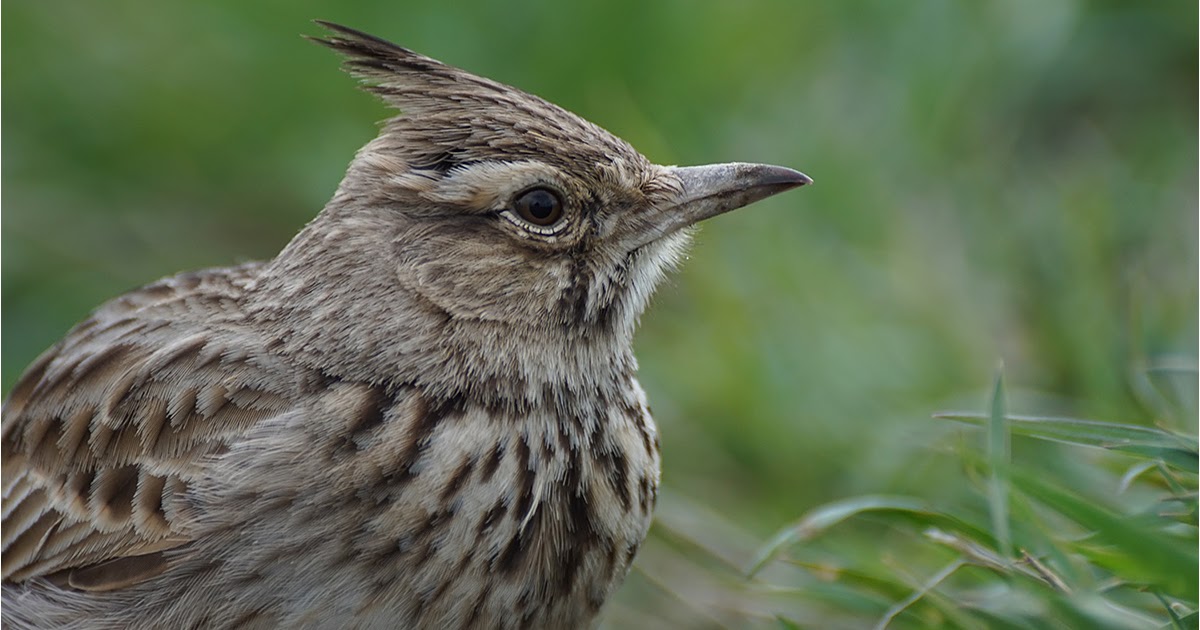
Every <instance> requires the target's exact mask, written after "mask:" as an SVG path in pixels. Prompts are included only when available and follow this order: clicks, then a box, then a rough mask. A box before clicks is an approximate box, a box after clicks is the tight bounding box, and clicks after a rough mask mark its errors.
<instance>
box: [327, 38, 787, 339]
mask: <svg viewBox="0 0 1200 630" xmlns="http://www.w3.org/2000/svg"><path fill="white" fill-rule="evenodd" d="M322 24H323V25H324V26H326V27H327V28H329V29H330V30H331V31H333V33H334V34H333V35H332V36H330V37H328V38H325V39H318V40H316V41H318V42H320V43H322V44H324V45H326V46H329V47H330V48H333V49H334V50H337V51H339V52H341V53H342V54H344V55H345V56H346V62H345V66H346V68H347V69H348V70H349V72H351V73H352V74H353V75H355V76H356V77H358V78H360V79H361V80H362V81H363V82H364V83H365V84H366V86H367V89H368V90H370V91H371V92H374V93H376V94H378V95H379V96H380V97H382V98H383V100H384V101H386V102H387V103H388V104H389V105H391V106H393V107H395V108H397V109H398V110H399V111H400V114H399V115H398V116H396V117H394V118H392V119H390V120H388V121H387V122H386V123H385V124H384V126H383V131H382V133H381V134H380V135H379V137H377V138H376V139H375V140H373V141H372V142H370V143H369V144H367V145H366V146H365V147H363V149H362V150H360V151H359V153H358V155H357V156H356V158H355V160H354V162H353V163H352V164H351V166H350V168H349V170H348V172H347V174H346V177H345V179H344V181H343V182H342V185H341V188H340V189H339V192H338V195H337V197H335V200H334V201H335V203H333V204H331V207H330V208H329V209H327V211H326V212H327V213H330V214H335V215H343V216H345V217H346V218H349V219H351V220H358V221H360V222H361V221H363V220H365V219H366V217H364V216H363V215H364V214H369V215H370V217H371V219H373V220H375V221H378V222H379V226H378V227H379V228H380V229H382V230H383V231H384V232H390V233H391V238H393V239H394V240H393V243H394V247H393V248H392V250H391V251H390V252H389V253H390V255H392V256H395V263H396V271H397V273H398V274H399V281H400V282H401V283H403V284H405V285H407V287H408V288H410V289H411V290H413V291H415V292H418V293H419V294H421V295H422V296H423V297H424V298H426V299H428V300H429V301H430V302H432V303H433V304H436V305H437V306H438V307H440V308H441V309H444V310H445V311H446V312H448V313H449V314H450V315H451V316H454V317H460V318H475V319H481V320H491V321H501V322H508V323H512V324H518V325H521V326H526V327H527V326H539V327H540V326H551V327H568V328H574V329H582V328H587V327H591V326H595V325H603V326H609V325H616V326H632V323H633V320H634V319H636V317H637V315H638V314H639V313H640V312H641V311H642V309H643V308H644V306H645V303H646V301H647V299H648V297H649V295H650V293H651V292H652V291H653V288H654V286H655V285H656V284H657V283H658V281H659V280H660V279H661V276H662V273H663V270H664V269H665V268H667V267H669V266H670V265H671V263H672V262H673V261H674V260H675V258H676V257H677V256H678V254H679V252H680V250H681V248H682V246H683V245H684V243H685V242H686V239H687V233H688V230H687V228H688V227H690V226H692V225H694V224H695V223H697V222H699V221H701V220H703V219H706V218H708V217H711V216H714V215H717V214H720V213H722V212H726V211H728V210H732V209H734V208H738V207H741V206H744V205H746V204H748V203H751V202H753V201H756V200H758V199H762V198H764V197H767V196H769V195H773V194H775V193H778V192H781V191H784V190H787V189H790V188H793V187H796V186H800V185H803V184H806V183H809V181H810V180H809V179H808V178H807V177H806V176H804V175H803V174H801V173H798V172H796V171H793V170H790V169H786V168H781V167H774V166H763V165H753V164H722V165H713V166H699V167H683V168H681V167H671V166H659V165H656V164H653V163H651V162H650V161H649V160H647V159H646V158H645V157H643V156H642V155H641V154H640V153H638V152H637V151H636V150H635V149H634V148H633V147H631V146H630V145H629V144H628V143H627V142H625V141H623V140H621V139H620V138H617V137H615V136H614V135H612V134H610V133H608V132H607V131H605V130H603V129H601V128H600V127H598V126H596V125H594V124H592V123H590V122H588V121H586V120H584V119H582V118H580V117H579V116H576V115H575V114H572V113H571V112H568V111H566V110H564V109H562V108H560V107H558V106H556V105H554V104H552V103H549V102H546V101H545V100H542V99H541V98H538V97H536V96H533V95H530V94H527V93H525V92H522V91H520V90H517V89H514V88H511V87H509V86H506V85H502V84H500V83H496V82H494V81H491V80H488V79H484V78H481V77H478V76H475V75H472V74H469V73H467V72H464V71H462V70H459V69H457V68H453V67H450V66H447V65H445V64H442V63H440V62H438V61H435V60H433V59H430V58H428V57H424V56H422V55H419V54H416V53H414V52H412V51H409V50H406V49H404V48H401V47H398V46H395V45H393V44H391V43H389V42H386V41H383V40H381V39H378V38H375V37H372V36H370V35H367V34H364V33H361V32H358V31H355V30H352V29H349V28H346V27H342V26H338V25H334V24H329V23H322Z"/></svg>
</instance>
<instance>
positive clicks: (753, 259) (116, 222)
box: [0, 0, 1197, 627]
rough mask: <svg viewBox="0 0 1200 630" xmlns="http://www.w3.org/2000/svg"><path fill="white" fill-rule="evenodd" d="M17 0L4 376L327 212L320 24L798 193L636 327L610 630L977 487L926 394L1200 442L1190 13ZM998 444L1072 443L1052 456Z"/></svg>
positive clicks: (1031, 457)
mask: <svg viewBox="0 0 1200 630" xmlns="http://www.w3.org/2000/svg"><path fill="white" fill-rule="evenodd" d="M3 18H4V19H3V23H2V29H3V53H4V54H3V58H2V67H3V88H4V91H5V93H6V94H7V97H6V98H5V101H4V108H3V125H4V134H3V199H2V201H3V229H2V267H0V269H2V280H3V284H2V287H3V295H2V308H3V313H2V317H3V330H2V332H3V339H2V340H3V344H2V358H3V372H2V379H3V386H4V390H5V391H6V392H7V391H8V389H9V388H11V387H12V384H13V383H14V381H15V380H16V378H17V377H18V376H19V375H20V372H21V371H22V369H23V368H24V366H25V365H26V364H28V363H29V362H30V361H31V360H32V359H33V358H34V357H35V356H36V355H37V354H38V353H40V352H41V351H42V350H43V349H45V348H46V347H47V346H49V345H50V344H52V343H54V341H55V340H57V339H58V338H59V337H60V336H61V335H62V334H63V333H64V332H65V331H66V330H67V329H68V328H69V327H70V326H71V325H72V324H73V323H75V322H77V321H78V320H80V319H81V318H83V317H84V316H86V314H87V313H88V312H89V311H90V310H91V309H92V308H94V307H95V306H97V305H98V304H99V303H100V302H102V301H103V300H105V299H107V298H109V297H112V296H114V295H116V294H118V293H120V292H122V291H125V290H128V289H131V288H133V287H136V286H138V285H141V284H143V283H146V282H149V281H152V280H154V279H157V278H159V277H161V276H165V275H169V274H173V273H175V272H177V271H181V270H186V269H193V268H200V267H207V266H219V265H228V264H232V263H236V262H239V261H244V260H251V259H262V258H268V257H270V256H272V255H273V254H274V253H276V252H277V251H278V250H279V249H280V248H282V247H283V245H284V244H285V243H286V242H287V241H288V239H289V238H290V237H291V235H293V234H294V233H295V232H296V231H297V230H298V229H299V228H300V227H301V226H302V225H303V224H304V223H305V222H306V221H308V220H309V219H310V218H312V217H313V216H314V215H315V214H316V213H317V212H318V211H319V210H320V209H321V207H322V206H323V204H324V203H325V201H326V200H327V199H328V198H329V196H330V195H331V194H332V192H333V190H334V188H335V187H336V185H337V183H338V181H339V179H340V177H341V174H342V172H343V171H344V168H345V166H346V164H347V163H348V162H349V160H350V158H351V156H352V154H353V152H354V151H355V150H356V149H357V148H358V147H359V146H361V145H362V144H363V143H365V142H366V141H367V140H369V139H370V138H371V137H373V135H374V130H375V123H376V122H377V121H379V120H381V119H383V118H385V117H386V116H388V115H389V113H388V111H387V110H386V109H385V108H384V107H383V106H382V105H380V104H378V103H377V102H376V101H375V100H374V99H373V98H372V97H371V96H369V95H367V94H365V93H362V92H360V91H358V90H356V89H355V86H354V82H353V80H352V79H350V78H349V77H348V76H346V75H344V74H342V73H341V72H339V70H338V59H337V58H336V57H335V56H334V55H332V54H331V53H330V52H329V51H327V50H324V49H322V48H320V47H318V46H314V45H312V44H310V43H307V42H305V41H304V40H302V39H301V38H300V37H299V35H300V34H302V33H303V34H319V33H320V29H319V28H318V27H317V26H316V25H313V24H311V23H310V22H309V20H310V19H313V18H322V19H328V20H332V21H335V22H340V23H344V24H347V25H350V26H353V27H356V28H360V29H363V30H366V31H369V32H371V33H373V34H376V35H379V36H382V37H384V38H387V39H390V40H393V41H395V42H397V43H400V44H402V45H404V46H407V47H409V48H413V49H415V50H417V51H420V52H423V53H425V54H427V55H430V56H433V57H435V58H438V59H441V60H443V61H446V62H448V63H451V64H453V65H457V66H460V67H463V68H466V69H468V70H470V71H473V72H475V73H478V74H482V75H485V76H488V77H491V78H494V79H496V80H499V81H502V82H505V83H509V84H512V85H515V86H517V87H520V88H522V89H524V90H527V91H530V92H533V93H536V94H538V95H541V96H543V97H545V98H547V99H548V100H551V101H553V102H555V103H558V104H560V105H562V106H564V107H566V108H568V109H570V110H572V111H575V112H577V113H579V114H581V115H583V116H584V117H586V118H588V119H590V120H592V121H594V122H596V123H598V124H600V125H601V126H603V127H605V128H607V129H609V130H611V131H613V132H614V133H616V134H617V135H620V136H622V137H623V138H625V139H627V140H628V141H630V142H631V143H632V144H633V145H634V146H636V147H637V148H639V149H640V150H641V151H642V152H643V153H645V154H646V155H647V156H648V157H649V158H650V159H652V160H654V161H656V162H659V163H664V164H697V163H705V162H718V161H756V162H768V163H776V164H783V165H788V166H792V167H795V168H797V169H800V170H802V171H804V172H806V173H808V174H809V175H811V176H812V177H813V178H814V179H815V180H816V184H815V185H814V186H812V187H809V188H805V189H803V190H800V191H796V192H792V193H789V194H786V195H782V196H780V197H777V198H773V199H770V200H768V201H766V202H763V203H761V204H758V205H756V206H755V207H753V208H751V209H747V210H743V211H739V212H736V213H733V214H730V215H727V216H723V217H720V218H717V219H715V220H713V221H711V222H709V223H708V224H707V225H706V226H705V227H704V228H703V230H702V231H701V233H700V234H699V236H698V238H697V240H696V244H695V246H694V247H693V248H692V250H691V253H690V256H689V260H688V261H687V262H686V264H685V265H684V266H683V268H682V270H681V272H680V273H679V274H677V275H676V276H674V277H673V279H672V280H670V281H669V282H668V283H667V285H666V286H664V287H663V288H662V289H661V290H660V291H659V294H658V296H657V298H656V300H655V302H654V304H653V305H652V307H651V308H650V310H649V311H648V312H647V314H646V316H645V317H644V319H643V325H642V328H641V331H640V333H639V336H638V341H637V348H638V354H639V359H640V361H641V374H642V383H643V385H644V387H645V388H646V390H647V391H648V393H649V396H650V400H651V401H652V403H653V407H654V410H655V416H656V418H657V420H658V422H659V423H660V430H661V433H662V441H663V452H664V471H663V481H664V484H665V490H664V495H663V503H662V509H661V510H660V521H659V524H658V525H657V526H656V530H655V536H654V539H653V541H652V544H651V545H650V546H648V548H647V549H646V551H645V553H643V555H642V556H641V557H640V558H639V566H638V570H637V571H636V572H635V574H634V575H633V576H632V577H631V579H630V580H629V582H628V583H627V584H626V586H625V588H624V590H623V591H622V592H621V594H620V596H619V598H618V600H617V601H616V603H615V604H614V605H613V606H610V607H609V608H607V609H606V614H607V615H608V616H607V620H606V623H607V624H609V626H611V627H635V626H641V627H649V626H659V625H674V626H679V627H684V626H691V627H707V626H717V627H720V626H726V627H741V626H743V625H746V624H749V623H751V622H760V621H763V620H769V619H772V618H773V617H774V615H775V614H777V608H774V606H776V604H772V603H769V602H767V603H763V602H761V601H760V600H758V599H754V600H753V601H751V600H746V599H744V598H743V597H742V595H741V594H740V593H741V590H739V587H737V586H736V585H733V586H731V584H734V583H735V582H736V579H737V578H736V576H735V574H736V573H737V572H736V571H733V570H723V569H721V568H720V567H719V566H716V565H720V564H722V563H725V564H729V565H731V566H734V565H738V564H739V563H745V562H748V561H749V560H750V557H751V555H752V553H753V551H754V549H755V547H756V546H757V545H759V544H761V543H762V542H763V541H764V540H765V539H767V538H768V537H769V536H770V535H771V534H772V532H774V531H775V530H777V529H778V528H780V527H781V526H783V525H785V524H786V523H788V522H790V521H791V520H793V519H795V518H796V517H797V516H798V515H800V514H802V513H804V512H806V511H807V510H810V509H812V508H813V507H815V506H818V505H821V504H823V503H826V502H829V501H832V500H836V499H839V498H843V497H848V496H856V495H862V494H880V493H892V494H904V495H910V496H917V497H921V498H923V499H925V500H928V501H931V502H935V503H937V504H942V505H956V504H962V505H964V506H966V507H964V509H968V510H969V509H971V508H970V505H971V504H972V503H971V502H972V501H975V500H976V499H974V498H972V497H973V496H974V494H973V490H972V489H971V488H969V487H967V486H968V485H969V484H967V482H966V480H964V476H963V474H962V464H961V462H959V461H958V460H957V459H956V458H955V457H953V456H950V455H947V454H946V449H945V448H944V447H945V446H946V445H947V443H950V444H952V443H953V442H955V441H956V440H961V439H969V438H963V437H961V436H960V435H959V432H960V428H959V427H957V426H949V425H948V423H947V422H946V421H944V420H935V419H933V418H932V417H931V415H932V414H933V413H935V412H937V411H943V410H950V409H957V410H968V411H981V410H983V409H984V407H985V405H986V402H987V392H988V390H989V387H990V383H991V380H992V378H993V376H994V374H995V372H996V370H997V364H998V362H1000V361H1003V364H1004V370H1005V375H1006V379H1007V381H1008V383H1009V386H1010V401H1009V407H1010V410H1011V411H1013V412H1017V413H1029V414H1069V415H1074V416H1079V417H1090V418H1097V419H1105V420H1114V421H1115V420H1119V421H1126V422H1142V423H1146V424H1158V425H1160V426H1168V427H1173V428H1176V429H1184V430H1186V431H1189V432H1192V433H1194V432H1195V422H1196V418H1195V415H1194V413H1195V389H1196V388H1195V363H1196V348H1197V325H1196V324H1197V98H1196V95H1197V54H1196V50H1197V35H1196V24H1197V8H1196V3H1194V2H1174V1H1167V2H1153V3H1151V2H1141V3H1134V2H1121V1H1116V0H1113V1H1099V0H1097V1H1093V2H1086V1H1081V0H1080V1H1071V0H1036V1H1035V0H995V1H982V2H955V1H951V0H940V1H939V0H928V1H921V2H894V1H892V0H856V1H854V2H799V1H793V0H777V1H767V0H756V1H745V2H716V1H701V2H696V1H692V0H668V1H663V2H654V3H644V2H636V1H633V0H594V1H581V2H574V3H560V2H549V1H547V2H521V3H516V2H510V3H494V2H485V1H483V0H478V1H472V2H459V3H454V4H450V3H398V2H394V1H393V2H382V1H364V2H356V3H353V5H352V6H351V4H350V3H335V2H318V1H316V0H293V1H292V2H286V3H284V2H264V3H248V2H240V1H234V0H213V1H209V2H151V1H150V0H110V1H108V2H104V3H79V2H75V3H69V4H68V3H63V2H58V1H49V2H23V3H18V2H8V3H5V6H4V9H3ZM1014 457H1015V458H1016V459H1017V460H1018V461H1030V462H1036V465H1038V466H1045V467H1052V468H1070V467H1071V465H1072V464H1071V457H1069V456H1063V454H1062V451H1060V450H1057V449H1056V447H1055V446H1053V445H1047V444H1044V443H1036V444H1033V443H1031V444H1024V443H1021V442H1018V443H1015V444H1014ZM1080 483H1086V480H1082V481H1081V482H1080ZM887 536H888V534H886V533H882V534H881V532H880V531H879V530H878V528H872V526H871V524H870V523H865V524H861V525H852V526H850V527H848V528H847V529H846V530H844V531H843V532H842V534H841V535H840V536H839V537H836V539H835V540H830V541H828V542H827V543H825V544H826V549H825V550H826V552H827V553H829V554H831V556H835V557H842V558H845V557H861V558H877V559H880V560H879V561H881V562H886V561H888V560H887V558H888V556H889V554H891V553H892V552H890V551H889V550H888V545H887V540H888V538H887ZM705 541H708V542H705ZM696 547H701V548H703V550H701V551H697V550H696V549H695V548H696ZM896 561H897V562H902V563H903V562H905V561H903V560H896ZM714 567H716V568H714ZM818 577H819V576H818ZM796 584H798V585H799V586H797V588H799V589H801V590H802V589H803V588H804V582H803V580H800V581H798V582H796ZM722 598H724V599H722ZM714 602H715V603H714ZM782 606H784V608H786V609H788V610H793V609H794V616H795V617H803V618H806V619H808V623H811V624H815V625H814V626H813V627H822V626H824V627H834V626H835V625H837V624H836V623H834V622H833V621H830V622H829V624H828V625H825V624H823V623H822V621H821V620H822V619H826V617H822V614H824V613H819V612H812V611H813V610H814V606H812V605H808V604H806V603H805V602H804V601H803V598H802V597H801V598H800V599H799V600H788V602H787V603H786V604H783V605H782ZM805 615H807V617H805ZM834 617H835V616H834V615H833V613H830V616H829V617H828V619H834ZM838 623H845V624H847V626H846V627H853V626H854V625H855V623H854V622H853V621H845V619H843V620H842V621H840V622H838Z"/></svg>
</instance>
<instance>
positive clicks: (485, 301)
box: [409, 253, 563, 326]
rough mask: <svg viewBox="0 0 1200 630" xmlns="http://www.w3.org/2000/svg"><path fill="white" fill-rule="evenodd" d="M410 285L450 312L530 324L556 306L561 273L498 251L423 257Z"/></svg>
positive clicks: (472, 317)
mask: <svg viewBox="0 0 1200 630" xmlns="http://www.w3.org/2000/svg"><path fill="white" fill-rule="evenodd" d="M409 275H410V277H411V278H412V280H413V282H410V283H409V284H410V288H411V289H412V290H414V291H416V292H417V293H418V294H420V295H421V296H422V297H423V298H425V299H426V300H428V301H430V302H432V303H433V304H435V305H437V306H438V307H439V308H441V309H442V310H444V311H446V312H447V313H449V314H450V315H451V316H453V317H459V318H464V319H480V320H485V321H496V322H507V323H512V324H518V325H526V326H527V325H529V324H530V323H531V322H536V321H539V320H541V319H544V318H545V317H546V316H547V315H548V314H549V313H550V311H552V309H553V308H554V307H555V303H556V301H557V296H558V295H559V294H560V293H561V289H560V285H561V284H563V282H562V281H560V280H558V279H557V278H556V277H557V276H559V275H563V274H560V273H557V272H556V271H555V270H553V269H547V268H545V267H543V266H541V265H537V264H534V263H531V262H529V261H527V260H521V259H520V258H517V257H514V256H511V255H504V254H503V253H493V254H481V253H477V254H476V255H475V256H473V257H470V258H467V257H461V256H441V257H437V258H428V259H425V260H424V261H423V262H421V263H420V264H418V265H416V266H415V267H414V268H412V269H411V272H410V274H409Z"/></svg>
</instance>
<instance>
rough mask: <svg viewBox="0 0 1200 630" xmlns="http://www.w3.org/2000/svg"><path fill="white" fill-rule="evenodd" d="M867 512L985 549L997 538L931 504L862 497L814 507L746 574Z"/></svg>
mask: <svg viewBox="0 0 1200 630" xmlns="http://www.w3.org/2000/svg"><path fill="white" fill-rule="evenodd" d="M867 513H874V514H884V515H887V516H889V517H891V518H893V519H896V520H901V521H905V522H907V523H911V524H913V525H916V526H918V527H922V528H924V527H938V528H941V529H944V530H947V531H953V532H956V533H958V534H960V535H961V536H963V537H964V538H967V539H970V540H972V541H973V542H975V543H977V544H980V545H983V546H986V547H993V546H994V545H995V544H996V542H995V538H994V537H993V536H992V535H991V534H990V533H988V532H987V531H986V530H984V529H982V528H980V527H977V526H975V525H972V524H971V523H968V522H966V521H964V520H962V519H959V518H957V517H954V516H951V515H949V514H944V513H941V512H937V511H934V510H933V509H932V508H931V507H930V506H929V504H928V503H926V502H925V501H922V500H920V499H914V498H912V497H904V496H893V495H863V496H858V497H852V498H849V499H843V500H840V501H833V502H831V503H826V504H824V505H821V506H818V507H816V508H813V509H812V510H810V511H809V512H808V513H806V514H805V515H804V516H802V517H801V518H800V519H799V520H797V521H795V522H794V523H793V524H792V525H789V526H787V527H785V528H783V529H782V530H780V531H779V532H778V533H777V534H775V535H774V536H772V537H771V540H769V541H768V542H767V543H766V544H765V545H763V546H762V547H761V548H760V549H759V550H758V553H756V554H755V555H754V559H753V560H752V561H751V563H750V566H749V568H747V569H746V575H747V576H748V577H754V576H755V575H757V574H758V572H759V571H761V570H762V568H763V567H765V566H766V565H768V564H770V563H771V562H772V561H774V560H775V559H776V558H778V557H779V555H780V554H782V553H783V552H784V551H785V550H787V548H788V547H791V546H792V545H795V544H799V543H802V542H804V541H807V540H811V539H813V538H816V537H817V536H820V535H821V534H823V533H824V532H825V531H826V530H828V529H829V528H831V527H833V526H835V525H838V524H839V523H841V522H843V521H845V520H847V519H849V518H852V517H854V516H858V515H861V514H867Z"/></svg>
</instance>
